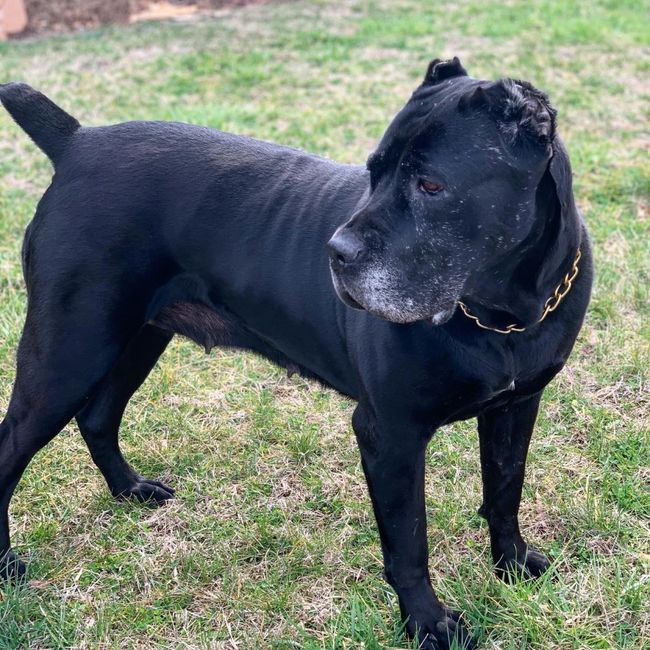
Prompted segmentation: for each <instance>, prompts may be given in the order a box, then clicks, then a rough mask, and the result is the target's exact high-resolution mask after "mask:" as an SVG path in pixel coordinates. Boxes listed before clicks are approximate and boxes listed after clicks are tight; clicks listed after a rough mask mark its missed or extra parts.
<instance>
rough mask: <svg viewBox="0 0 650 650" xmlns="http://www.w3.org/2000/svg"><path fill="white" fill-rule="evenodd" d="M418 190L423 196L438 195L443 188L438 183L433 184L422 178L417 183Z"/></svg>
mask: <svg viewBox="0 0 650 650" xmlns="http://www.w3.org/2000/svg"><path fill="white" fill-rule="evenodd" d="M418 189H419V190H420V192H424V193H425V194H439V193H440V192H442V190H444V189H445V187H444V185H441V184H440V183H434V182H433V181H427V180H425V179H424V178H421V179H420V180H419V181H418Z"/></svg>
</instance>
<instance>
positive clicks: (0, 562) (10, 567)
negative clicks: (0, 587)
mask: <svg viewBox="0 0 650 650" xmlns="http://www.w3.org/2000/svg"><path fill="white" fill-rule="evenodd" d="M25 571H26V567H25V563H24V562H22V561H21V560H19V559H18V556H17V555H16V554H15V553H14V552H13V551H12V550H11V549H10V550H8V551H6V552H5V553H4V555H2V557H0V582H20V581H22V580H23V579H24V577H25Z"/></svg>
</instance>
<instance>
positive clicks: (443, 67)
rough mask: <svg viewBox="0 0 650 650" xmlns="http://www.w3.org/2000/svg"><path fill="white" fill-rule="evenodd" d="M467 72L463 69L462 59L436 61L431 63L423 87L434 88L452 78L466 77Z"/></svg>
mask: <svg viewBox="0 0 650 650" xmlns="http://www.w3.org/2000/svg"><path fill="white" fill-rule="evenodd" d="M466 76H467V70H465V68H463V64H462V63H461V62H460V59H459V58H458V57H457V56H455V57H454V58H453V59H448V60H446V61H443V60H442V59H434V60H433V61H431V63H429V67H428V68H427V73H426V74H425V75H424V80H423V81H422V85H423V86H433V85H435V84H438V83H440V82H441V81H444V80H445V79H451V78H452V77H466Z"/></svg>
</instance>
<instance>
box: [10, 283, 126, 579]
mask: <svg viewBox="0 0 650 650" xmlns="http://www.w3.org/2000/svg"><path fill="white" fill-rule="evenodd" d="M103 289H104V287H101V286H99V287H98V286H93V287H92V289H91V290H88V291H77V292H75V294H73V295H70V293H67V294H66V293H56V292H54V291H50V290H48V291H47V293H46V295H47V297H48V299H40V300H38V301H36V300H35V296H34V295H30V305H29V308H28V313H27V319H26V323H25V328H24V330H23V335H22V337H21V341H20V345H19V347H18V354H17V364H16V380H15V383H14V387H13V392H12V395H11V399H10V401H9V407H8V409H7V413H6V416H5V418H4V420H3V421H2V423H1V424H0V578H11V577H18V576H20V575H22V574H23V573H24V571H25V567H24V565H23V564H22V563H21V562H20V561H19V560H18V559H17V558H16V556H15V555H14V553H13V551H12V550H11V546H10V537H9V516H8V508H9V502H10V500H11V497H12V494H13V492H14V489H15V487H16V485H17V484H18V481H19V480H20V477H21V476H22V474H23V472H24V471H25V468H26V467H27V465H28V464H29V462H30V461H31V459H32V458H33V456H34V455H35V454H36V452H38V451H39V449H41V448H42V447H44V446H45V445H46V444H47V443H48V442H49V441H50V440H52V438H54V436H56V434H57V433H59V431H61V429H62V428H63V427H64V426H65V425H66V424H67V423H68V422H69V421H70V420H71V419H72V418H73V417H74V415H75V413H77V412H78V411H79V410H80V409H81V407H82V406H83V404H84V402H85V401H86V400H87V398H88V396H89V395H91V394H92V393H93V391H94V390H95V389H96V387H97V386H98V384H99V382H100V381H101V379H102V378H103V377H104V376H105V375H106V373H107V372H108V371H109V370H110V368H111V367H112V366H113V365H114V364H115V362H116V360H117V358H118V357H119V355H120V352H121V351H122V349H123V348H124V346H125V345H126V343H127V341H128V339H129V338H131V336H133V332H132V331H130V328H129V326H128V325H126V323H125V321H124V319H123V318H122V319H119V313H118V311H117V309H115V305H109V304H104V305H103V308H102V309H97V303H96V300H94V296H95V292H96V291H98V292H100V293H101V291H102V290H103ZM57 296H58V298H57ZM106 314H114V316H107V315H106ZM133 330H134V331H135V330H136V327H133Z"/></svg>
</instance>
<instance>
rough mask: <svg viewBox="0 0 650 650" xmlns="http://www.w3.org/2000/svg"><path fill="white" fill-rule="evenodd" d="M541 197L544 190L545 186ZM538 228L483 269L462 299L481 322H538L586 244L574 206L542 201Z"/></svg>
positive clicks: (526, 325) (499, 324) (519, 324)
mask: <svg viewBox="0 0 650 650" xmlns="http://www.w3.org/2000/svg"><path fill="white" fill-rule="evenodd" d="M540 190H541V191H540V193H539V195H540V197H543V195H544V188H540ZM536 212H537V218H536V224H537V225H536V226H535V227H534V228H533V230H532V231H531V233H530V234H529V235H528V237H527V238H526V239H525V240H524V241H523V242H522V243H521V244H520V246H519V247H517V249H516V250H514V251H511V252H510V253H509V254H508V255H507V256H505V257H502V258H500V259H499V260H498V261H495V262H494V263H493V264H491V265H489V266H488V267H486V268H483V269H482V270H481V272H480V273H479V274H477V275H476V276H475V278H474V279H473V281H471V282H470V283H469V286H468V294H467V296H464V297H463V302H464V303H465V304H466V305H467V307H468V308H469V310H470V311H471V313H472V314H474V315H475V316H476V317H477V318H478V319H479V321H480V322H481V323H483V324H484V325H488V326H490V327H494V328H505V327H507V326H508V325H510V324H515V325H516V326H517V327H519V328H529V327H531V326H532V325H534V324H536V323H537V322H539V320H540V318H541V317H542V315H543V314H544V309H545V305H546V303H547V301H548V300H549V298H551V297H552V296H553V295H554V292H555V290H556V288H557V287H558V286H559V285H562V282H563V279H564V278H565V277H566V276H567V275H569V276H570V274H571V272H572V270H573V267H574V262H575V260H576V256H577V254H578V251H579V249H580V244H581V236H582V233H581V225H580V218H579V216H578V212H577V210H576V208H575V205H573V204H572V205H567V206H562V205H560V204H557V205H556V204H553V205H550V204H549V203H548V202H546V200H545V199H543V198H539V199H538V201H537V204H536Z"/></svg>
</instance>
